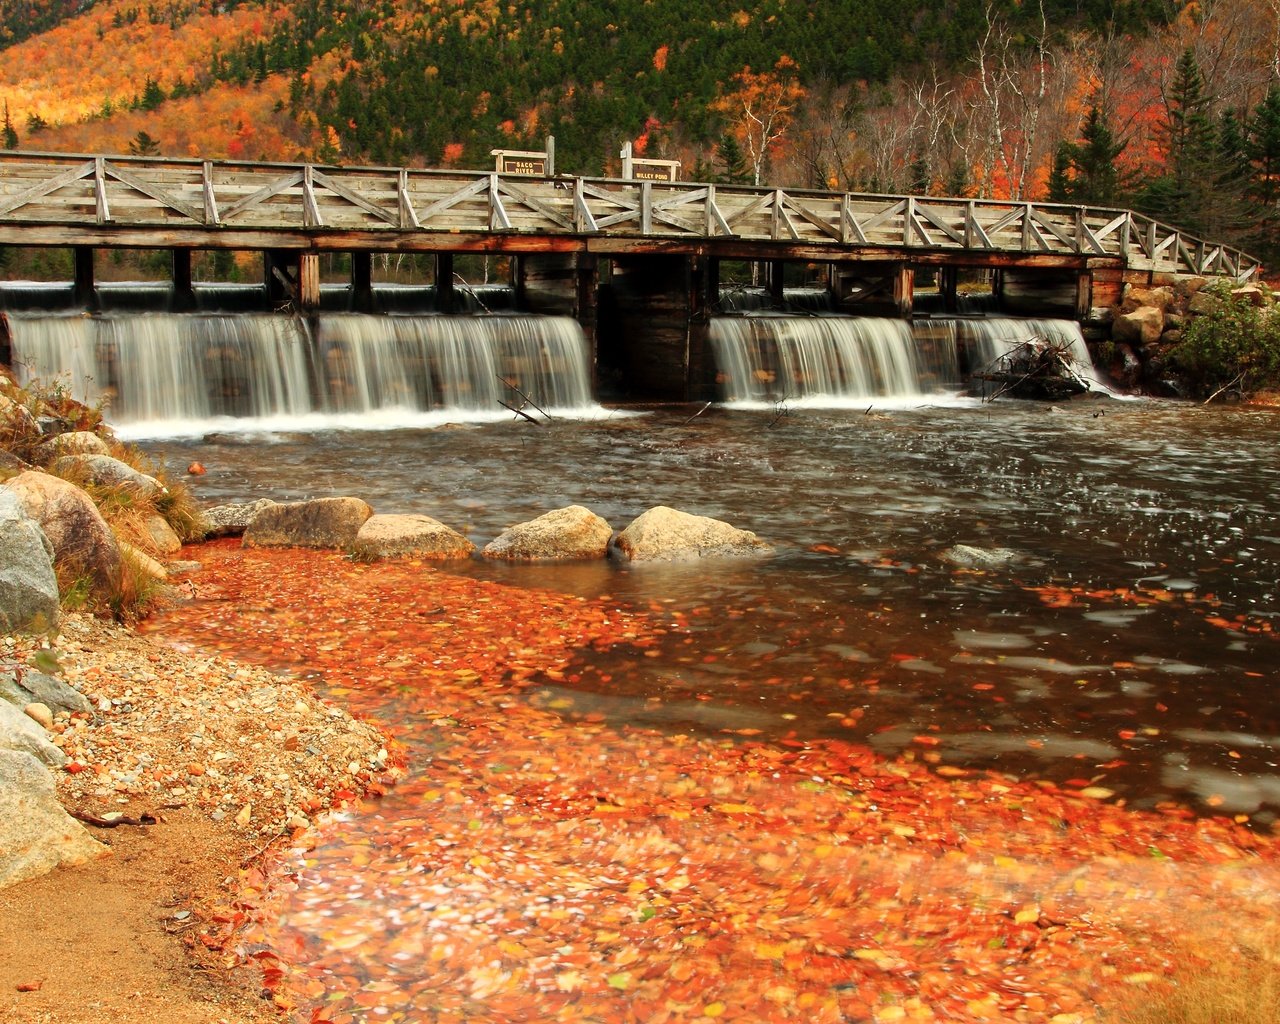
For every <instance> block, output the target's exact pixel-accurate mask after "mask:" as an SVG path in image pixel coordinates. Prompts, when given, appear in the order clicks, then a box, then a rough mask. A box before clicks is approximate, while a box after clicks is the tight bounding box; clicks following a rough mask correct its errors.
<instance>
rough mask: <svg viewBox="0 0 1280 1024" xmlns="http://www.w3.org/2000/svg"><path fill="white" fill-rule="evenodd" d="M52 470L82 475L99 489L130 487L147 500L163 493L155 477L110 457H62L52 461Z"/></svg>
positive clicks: (161, 485) (160, 484) (161, 486)
mask: <svg viewBox="0 0 1280 1024" xmlns="http://www.w3.org/2000/svg"><path fill="white" fill-rule="evenodd" d="M52 468H53V471H54V472H55V473H58V474H60V475H61V474H69V475H72V476H77V475H78V474H80V473H84V474H86V475H87V476H88V479H89V480H90V481H91V482H92V483H95V484H97V485H98V486H100V487H132V488H134V489H136V490H137V491H138V493H139V494H141V495H142V496H143V497H147V498H150V497H151V496H153V495H156V494H162V493H163V492H164V484H162V483H161V482H160V481H159V480H157V479H156V478H155V477H153V476H148V475H147V474H146V473H140V472H139V471H138V470H136V469H134V468H133V467H132V466H130V465H129V464H128V463H126V462H121V461H120V460H119V459H113V458H112V457H111V456H110V455H64V456H62V458H60V459H57V460H55V461H54V463H53V467H52Z"/></svg>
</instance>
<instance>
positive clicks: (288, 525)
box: [243, 498, 373, 548]
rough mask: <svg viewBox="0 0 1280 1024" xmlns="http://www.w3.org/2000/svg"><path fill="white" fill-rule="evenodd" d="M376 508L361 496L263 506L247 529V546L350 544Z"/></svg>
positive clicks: (320, 546) (312, 546)
mask: <svg viewBox="0 0 1280 1024" xmlns="http://www.w3.org/2000/svg"><path fill="white" fill-rule="evenodd" d="M372 515H373V509H372V508H370V507H369V505H368V504H367V503H365V502H363V501H361V500H360V499H359V498H316V499H314V500H312V501H294V502H288V503H286V504H283V505H273V506H272V507H271V508H266V509H263V510H262V511H261V512H259V513H258V514H257V516H255V517H254V520H253V522H252V523H250V524H249V528H248V529H247V530H245V532H244V541H243V543H244V546H245V547H247V548H257V547H263V548H270V547H277V548H278V547H302V548H349V547H351V545H352V544H354V543H355V540H356V537H357V535H358V534H359V533H360V527H362V526H363V525H364V524H365V521H366V520H368V519H369V517H370V516H372Z"/></svg>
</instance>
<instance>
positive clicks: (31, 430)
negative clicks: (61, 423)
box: [0, 395, 40, 437]
mask: <svg viewBox="0 0 1280 1024" xmlns="http://www.w3.org/2000/svg"><path fill="white" fill-rule="evenodd" d="M0 432H3V433H4V434H7V435H9V436H11V437H29V436H31V435H34V434H38V433H40V424H39V423H38V422H37V421H36V418H35V416H33V415H32V414H31V410H30V409H28V408H27V407H26V406H25V405H21V404H19V403H18V402H15V401H14V400H13V399H12V398H10V397H9V396H8V395H0Z"/></svg>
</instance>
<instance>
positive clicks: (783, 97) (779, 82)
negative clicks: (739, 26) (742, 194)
mask: <svg viewBox="0 0 1280 1024" xmlns="http://www.w3.org/2000/svg"><path fill="white" fill-rule="evenodd" d="M799 70H800V68H799V66H798V65H797V64H796V62H795V61H794V60H792V59H791V58H790V57H788V56H786V55H785V54H784V55H783V56H781V57H779V58H778V60H777V63H775V64H774V65H773V70H772V71H761V72H755V71H752V70H751V68H749V67H746V68H743V69H742V70H741V71H739V72H738V73H737V74H736V75H734V76H733V81H734V88H733V89H732V90H730V91H729V92H725V93H722V94H721V95H720V97H719V98H718V99H717V100H716V101H715V103H714V104H713V109H715V110H717V111H719V112H720V113H722V114H724V115H725V117H727V118H728V119H729V125H730V131H731V132H732V133H733V135H734V137H735V138H736V139H737V140H738V142H739V143H740V144H741V145H742V148H743V150H744V151H745V152H746V154H747V159H748V160H750V161H751V175H752V181H753V182H754V183H755V184H757V185H759V184H760V180H761V178H762V176H763V174H764V166H765V162H766V161H767V160H768V159H769V154H770V152H771V151H772V150H773V149H774V147H776V146H778V145H780V144H781V142H782V139H783V138H784V137H785V136H786V134H787V130H788V129H789V128H790V127H791V124H792V121H793V120H794V118H795V111H796V105H797V104H798V103H799V102H800V101H801V100H802V99H803V98H804V96H805V89H804V86H802V85H801V84H800V79H799V77H798V73H799Z"/></svg>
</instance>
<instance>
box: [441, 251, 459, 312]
mask: <svg viewBox="0 0 1280 1024" xmlns="http://www.w3.org/2000/svg"><path fill="white" fill-rule="evenodd" d="M453 282H454V277H453V253H451V252H438V253H436V312H437V313H456V312H457V311H458V297H457V294H456V293H455V290H454V287H453Z"/></svg>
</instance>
